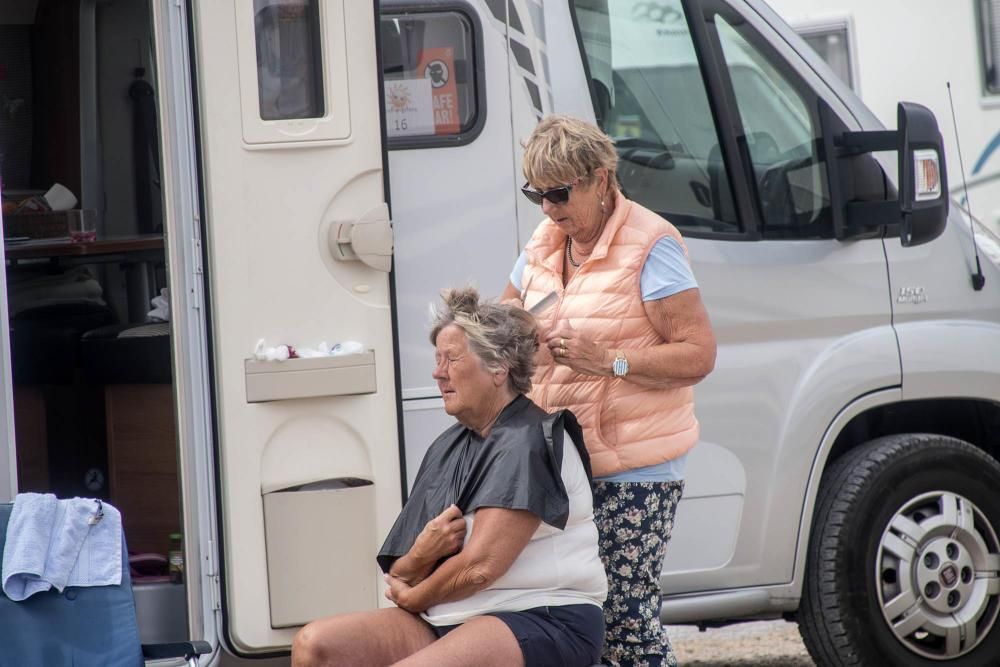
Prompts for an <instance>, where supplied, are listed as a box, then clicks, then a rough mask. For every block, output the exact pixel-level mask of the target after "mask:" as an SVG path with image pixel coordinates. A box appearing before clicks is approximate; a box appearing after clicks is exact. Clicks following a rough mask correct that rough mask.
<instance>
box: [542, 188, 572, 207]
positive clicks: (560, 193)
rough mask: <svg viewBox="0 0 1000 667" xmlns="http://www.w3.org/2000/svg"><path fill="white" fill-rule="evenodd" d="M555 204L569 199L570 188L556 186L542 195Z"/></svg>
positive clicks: (563, 202)
mask: <svg viewBox="0 0 1000 667" xmlns="http://www.w3.org/2000/svg"><path fill="white" fill-rule="evenodd" d="M542 196H543V197H545V198H546V199H548V200H549V201H550V202H552V203H553V204H565V203H566V202H568V201H569V188H556V189H554V190H549V191H548V192H546V193H544V194H543V195H542Z"/></svg>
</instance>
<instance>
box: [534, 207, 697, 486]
mask: <svg viewBox="0 0 1000 667" xmlns="http://www.w3.org/2000/svg"><path fill="white" fill-rule="evenodd" d="M664 236H670V237H672V238H674V239H676V240H677V241H678V243H680V244H681V247H682V248H684V252H685V254H686V253H687V248H686V246H685V245H684V241H683V240H682V239H681V235H680V233H679V232H678V231H677V229H676V228H675V227H674V226H673V225H671V224H670V223H669V222H667V221H666V220H664V219H663V218H661V217H660V216H658V215H657V214H655V213H653V212H652V211H650V210H648V209H646V208H643V207H642V206H640V205H639V204H636V203H634V202H631V201H629V200H628V199H626V198H625V197H624V196H622V195H621V194H618V195H617V205H616V207H615V211H614V213H612V215H611V218H610V219H609V220H608V223H607V225H606V226H605V229H604V232H603V234H602V235H601V238H600V240H599V241H598V243H597V246H596V247H595V248H594V250H593V252H592V253H591V255H590V257H589V258H588V259H587V260H586V261H585V262H584V263H583V264H582V265H581V266H580V268H579V269H577V272H576V274H575V275H574V276H573V277H572V278H571V279H570V281H569V284H568V285H566V286H565V287H564V286H563V280H562V268H563V256H564V254H565V252H566V234H564V233H563V232H562V231H560V230H559V228H558V227H557V226H556V225H555V223H553V222H552V221H551V220H549V219H548V218H546V219H545V220H544V221H543V222H542V223H541V224H540V225H539V226H538V228H537V229H536V230H535V233H534V234H533V235H532V237H531V240H530V241H529V242H528V245H527V246H526V247H525V255H526V257H527V263H526V265H525V268H524V274H523V277H522V282H521V285H522V287H523V290H522V296H523V301H524V305H525V307H528V308H530V307H531V306H532V305H533V304H535V303H537V302H538V301H540V300H541V299H542V298H544V297H545V295H547V294H548V293H549V292H551V291H553V290H555V291H556V292H557V293H559V300H558V301H557V302H556V304H555V306H554V307H549V308H547V309H546V311H545V312H544V313H542V314H541V315H540V317H539V325H540V327H541V330H542V331H548V330H550V329H551V328H552V327H553V326H554V325H555V324H556V323H559V322H564V321H566V320H568V321H569V324H570V326H571V327H573V329H575V330H576V331H577V332H578V333H579V334H580V335H581V337H586V338H588V339H590V340H592V341H594V342H596V343H597V344H598V345H599V346H600V347H603V348H605V349H610V350H616V349H624V350H629V349H635V348H641V347H649V346H651V345H658V344H660V343H662V342H663V340H662V339H661V338H660V335H659V334H658V333H657V332H656V330H655V329H654V328H653V326H652V324H651V323H650V321H649V319H648V318H647V317H646V312H645V310H644V308H643V305H642V295H641V292H640V287H639V276H640V274H641V272H642V266H643V264H644V263H645V261H646V257H647V255H648V254H649V251H650V250H651V249H652V247H653V244H655V243H656V241H657V240H659V239H661V238H663V237H664ZM530 398H531V399H532V400H533V401H535V402H536V403H537V404H538V405H540V406H541V407H542V408H544V409H545V410H548V411H552V410H556V409H559V408H568V409H570V410H572V411H573V413H574V414H575V415H576V417H577V419H579V421H580V424H581V425H582V426H583V429H584V439H585V440H586V442H587V450H588V451H589V452H590V461H591V465H592V467H593V472H594V477H602V476H605V475H610V474H613V473H616V472H620V471H623V470H630V469H633V468H641V467H644V466H649V465H654V464H657V463H662V462H664V461H668V460H670V459H673V458H676V457H678V456H680V455H681V454H683V453H684V452H686V451H688V450H689V449H691V447H693V446H694V444H695V442H697V440H698V420H697V419H696V418H695V415H694V391H693V389H692V388H691V387H685V388H682V389H652V388H648V387H642V386H640V385H637V384H635V383H633V382H628V381H627V380H622V379H619V378H615V377H601V376H594V375H584V374H581V373H577V372H576V371H573V370H571V369H570V368H568V367H567V366H562V365H559V364H555V363H553V362H552V357H551V356H549V354H548V350H547V349H546V348H545V347H544V346H543V347H542V350H541V352H540V356H539V365H538V368H537V370H536V372H535V376H534V388H533V389H532V391H531V394H530Z"/></svg>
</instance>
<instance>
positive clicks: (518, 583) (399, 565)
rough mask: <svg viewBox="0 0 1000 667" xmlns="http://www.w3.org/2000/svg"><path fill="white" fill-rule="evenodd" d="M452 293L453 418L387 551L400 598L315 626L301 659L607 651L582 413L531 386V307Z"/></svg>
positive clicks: (474, 660) (544, 657)
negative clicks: (549, 409)
mask: <svg viewBox="0 0 1000 667" xmlns="http://www.w3.org/2000/svg"><path fill="white" fill-rule="evenodd" d="M444 301H445V307H444V309H443V310H440V311H439V312H438V314H437V318H436V321H435V322H434V326H433V330H432V332H431V342H432V343H434V345H435V348H436V352H435V359H436V362H437V364H436V366H435V369H434V379H435V380H436V381H437V383H438V388H439V389H440V390H441V395H442V397H443V399H444V406H445V410H446V411H447V413H448V414H449V415H451V416H453V417H455V419H456V420H457V421H458V423H457V424H455V425H453V426H452V427H450V428H449V429H448V430H446V431H445V432H444V433H442V434H441V435H440V436H439V437H438V438H437V440H435V441H434V443H433V444H432V445H431V447H430V449H429V450H428V451H427V454H426V455H425V457H424V460H423V462H422V464H421V466H420V471H419V472H418V473H417V478H416V481H415V482H414V485H413V492H412V494H411V495H410V498H409V500H408V501H407V503H406V505H405V506H404V507H403V511H402V512H401V513H400V515H399V518H397V519H396V523H395V525H393V527H392V530H391V531H390V532H389V536H388V537H387V538H386V541H385V544H384V545H383V546H382V549H381V551H380V552H379V555H378V563H379V565H380V566H381V568H382V570H383V571H384V572H385V580H386V582H387V584H388V587H387V590H386V597H388V598H389V599H390V600H392V601H393V602H395V603H396V605H397V606H396V607H394V608H386V609H378V610H375V611H368V612H359V613H354V614H343V615H338V616H331V617H329V618H324V619H320V620H318V621H314V622H312V623H310V624H309V625H307V626H305V627H304V628H302V630H300V631H299V633H298V634H297V635H296V637H295V642H294V644H293V646H292V665H293V666H294V667H306V666H310V667H311V666H313V665H388V664H393V663H399V664H401V665H411V666H415V665H429V666H430V665H433V666H434V667H442V666H446V665H470V664H475V665H477V667H487V666H489V665H503V666H504V667H509V666H511V665H527V666H529V667H531V666H534V665H546V666H557V665H566V666H571V665H584V666H585V665H591V664H593V663H595V662H597V660H598V658H599V656H600V655H601V646H602V643H603V636H604V635H603V633H604V619H603V615H602V612H601V605H602V603H603V601H604V598H605V596H606V594H607V578H606V576H605V574H604V568H603V566H602V565H601V561H600V559H599V557H598V551H597V528H596V526H595V525H594V517H593V498H592V495H591V490H590V476H591V475H590V462H589V459H588V457H587V452H586V449H585V448H584V446H583V438H582V435H581V431H580V427H579V425H578V424H577V422H576V419H575V418H574V417H573V415H572V413H569V412H558V413H555V414H552V415H549V414H546V413H545V412H544V411H543V410H541V409H540V408H538V406H536V405H535V404H534V403H532V402H531V401H530V400H528V399H527V398H526V397H525V394H526V393H527V392H528V390H529V389H530V388H531V374H532V371H533V370H534V366H535V363H534V356H535V351H536V350H537V349H538V342H537V337H536V329H535V322H534V319H533V318H532V316H531V315H530V314H528V313H527V312H525V311H523V310H521V309H520V308H518V307H517V306H512V305H507V304H492V303H480V301H479V295H478V293H477V292H476V291H475V290H474V289H471V288H469V289H463V290H452V291H449V292H446V293H445V294H444ZM564 435H568V436H569V437H568V438H564ZM564 443H565V446H564Z"/></svg>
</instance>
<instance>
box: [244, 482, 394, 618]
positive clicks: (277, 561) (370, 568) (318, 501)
mask: <svg viewBox="0 0 1000 667" xmlns="http://www.w3.org/2000/svg"><path fill="white" fill-rule="evenodd" d="M264 536H265V540H266V546H267V584H268V591H269V598H270V605H271V626H272V627H275V628H283V627H288V626H295V625H304V624H305V623H308V622H309V621H312V620H315V619H317V618H321V617H323V616H329V615H330V614H339V613H343V612H351V611H361V610H363V609H370V608H371V607H372V606H373V605H376V604H377V603H378V590H377V588H376V585H375V584H376V572H375V567H376V565H375V487H374V486H373V485H372V483H371V482H369V481H367V480H358V479H339V480H328V481H325V482H320V483H317V484H309V485H306V486H303V487H299V488H298V489H294V490H292V489H288V490H283V491H275V492H273V493H265V494H264ZM317 554H319V555H321V557H320V558H317V557H316V556H317ZM358 572H368V573H370V576H364V577H359V576H358V575H357V573H358Z"/></svg>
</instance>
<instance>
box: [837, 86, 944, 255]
mask: <svg viewBox="0 0 1000 667" xmlns="http://www.w3.org/2000/svg"><path fill="white" fill-rule="evenodd" d="M820 112H821V117H822V118H823V124H824V144H825V147H826V150H827V155H835V156H836V157H837V158H848V157H853V156H856V155H860V154H863V153H870V152H874V151H896V152H897V154H898V166H899V199H898V200H886V201H849V202H845V201H841V200H842V199H843V195H842V193H843V190H844V189H843V187H842V186H841V183H840V181H839V176H838V174H839V169H831V179H830V194H831V196H832V198H833V199H834V201H835V204H834V231H835V234H836V237H837V238H838V239H840V240H847V239H852V238H863V237H865V236H866V235H869V234H870V233H871V232H872V230H873V229H878V228H883V227H885V226H886V225H890V224H898V225H899V229H900V234H899V236H900V242H901V243H902V244H903V245H904V246H914V245H920V244H921V243H927V242H928V241H932V240H934V239H935V238H937V237H938V236H940V235H941V233H942V232H943V231H944V228H945V225H946V224H947V221H948V186H947V184H946V180H945V179H946V171H945V158H944V142H943V140H942V138H941V132H940V131H939V130H938V125H937V119H936V118H935V117H934V114H933V113H932V112H931V111H930V109H928V108H926V107H924V106H921V105H919V104H914V103H912V102H900V103H899V105H898V106H897V107H896V121H897V127H898V129H897V130H874V131H865V132H842V133H839V134H838V133H837V132H836V131H835V130H833V128H834V127H836V126H840V127H842V125H841V124H840V123H839V121H838V120H836V119H835V118H834V116H833V113H832V111H831V110H830V109H829V107H826V106H825V105H822V106H821V109H820ZM831 135H832V136H831ZM830 166H831V167H832V166H833V165H830Z"/></svg>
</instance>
